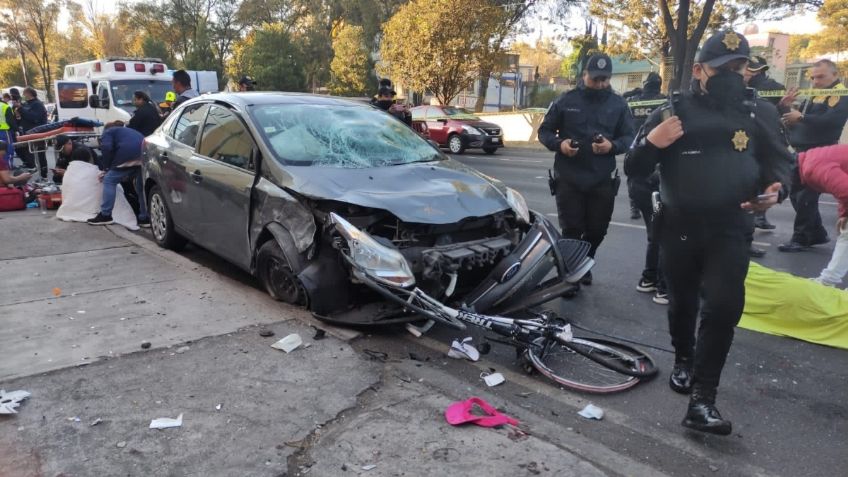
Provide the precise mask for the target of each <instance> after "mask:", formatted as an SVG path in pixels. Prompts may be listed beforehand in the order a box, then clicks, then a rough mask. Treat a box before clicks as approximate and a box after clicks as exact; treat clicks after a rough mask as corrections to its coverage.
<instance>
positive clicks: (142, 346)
mask: <svg viewBox="0 0 848 477" xmlns="http://www.w3.org/2000/svg"><path fill="white" fill-rule="evenodd" d="M141 349H150V341H145V342H144V343H141Z"/></svg>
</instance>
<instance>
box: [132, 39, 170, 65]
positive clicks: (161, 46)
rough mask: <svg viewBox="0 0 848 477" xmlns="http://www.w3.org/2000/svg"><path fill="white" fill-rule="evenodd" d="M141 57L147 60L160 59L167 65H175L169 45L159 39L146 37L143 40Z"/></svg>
mask: <svg viewBox="0 0 848 477" xmlns="http://www.w3.org/2000/svg"><path fill="white" fill-rule="evenodd" d="M140 53H141V56H143V57H145V58H159V59H160V60H162V61H163V62H164V63H165V64H166V65H172V64H174V63H175V61H174V57H173V55H172V54H171V51H170V50H168V45H166V44H165V42H164V41H162V40H160V39H159V38H156V37H153V36H149V35H145V36H144V37H142V40H141V52H140Z"/></svg>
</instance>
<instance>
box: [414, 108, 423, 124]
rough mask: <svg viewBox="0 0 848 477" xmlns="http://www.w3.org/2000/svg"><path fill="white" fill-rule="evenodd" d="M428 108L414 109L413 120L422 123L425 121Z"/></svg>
mask: <svg viewBox="0 0 848 477" xmlns="http://www.w3.org/2000/svg"><path fill="white" fill-rule="evenodd" d="M426 110H427V108H412V120H413V121H421V120H422V119H424V112H425V111H426Z"/></svg>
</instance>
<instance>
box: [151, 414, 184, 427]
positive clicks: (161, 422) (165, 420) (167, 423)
mask: <svg viewBox="0 0 848 477" xmlns="http://www.w3.org/2000/svg"><path fill="white" fill-rule="evenodd" d="M182 425H183V415H182V413H180V415H179V416H177V418H176V419H171V418H170V417H160V418H158V419H154V420H152V421H150V429H168V428H171V427H182Z"/></svg>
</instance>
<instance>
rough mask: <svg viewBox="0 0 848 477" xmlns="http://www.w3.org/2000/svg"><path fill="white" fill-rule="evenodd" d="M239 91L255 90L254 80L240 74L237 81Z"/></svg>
mask: <svg viewBox="0 0 848 477" xmlns="http://www.w3.org/2000/svg"><path fill="white" fill-rule="evenodd" d="M238 90H239V91H256V81H253V78H251V77H250V76H242V77H241V79H240V80H239V82H238Z"/></svg>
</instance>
